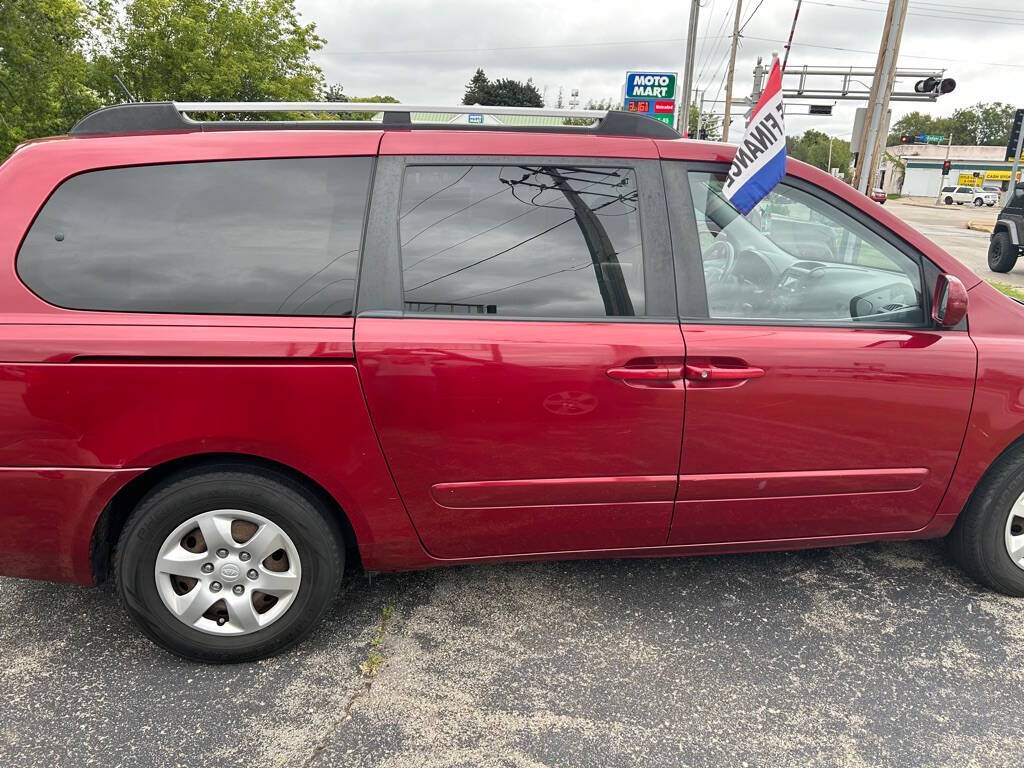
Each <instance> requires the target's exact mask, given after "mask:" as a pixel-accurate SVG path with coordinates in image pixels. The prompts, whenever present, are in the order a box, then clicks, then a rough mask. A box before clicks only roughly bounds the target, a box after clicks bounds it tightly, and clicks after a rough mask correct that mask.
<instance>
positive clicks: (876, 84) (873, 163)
mask: <svg viewBox="0 0 1024 768" xmlns="http://www.w3.org/2000/svg"><path fill="white" fill-rule="evenodd" d="M907 5H908V0H889V10H888V12H887V13H886V16H885V29H884V30H883V31H882V41H881V45H880V46H879V49H878V63H877V64H876V66H875V76H874V79H873V80H872V82H871V96H870V99H869V101H868V111H867V114H866V115H865V120H864V123H865V130H864V136H863V138H862V140H861V145H860V147H858V153H857V157H858V161H857V168H856V170H855V171H854V177H853V184H854V186H855V187H856V188H857V190H858V191H860V192H861V193H863V194H865V195H866V194H868V192H870V191H871V186H872V184H873V182H874V178H875V169H876V168H877V167H878V154H879V152H878V145H879V144H881V143H883V142H882V136H881V134H882V133H883V131H884V123H885V116H886V114H887V113H888V111H889V96H890V94H891V93H892V87H893V85H894V83H895V81H896V58H897V56H898V55H899V51H900V40H901V39H902V37H903V25H904V23H905V22H906V19H907Z"/></svg>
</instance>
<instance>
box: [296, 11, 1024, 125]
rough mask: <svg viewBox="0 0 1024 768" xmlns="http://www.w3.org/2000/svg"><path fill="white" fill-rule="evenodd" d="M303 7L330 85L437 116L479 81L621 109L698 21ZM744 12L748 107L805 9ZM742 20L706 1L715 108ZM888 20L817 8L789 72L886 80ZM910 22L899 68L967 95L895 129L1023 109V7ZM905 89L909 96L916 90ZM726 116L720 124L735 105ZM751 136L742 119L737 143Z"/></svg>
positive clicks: (922, 16)
mask: <svg viewBox="0 0 1024 768" xmlns="http://www.w3.org/2000/svg"><path fill="white" fill-rule="evenodd" d="M297 5H298V7H299V10H300V12H301V13H302V15H303V17H304V19H305V20H307V21H312V22H315V23H316V25H317V29H318V31H319V33H320V34H321V35H322V36H323V37H325V38H326V39H327V45H326V46H325V49H324V51H323V52H321V53H320V54H318V55H317V57H316V61H317V63H318V64H319V65H320V66H321V67H322V68H323V69H324V72H325V73H326V75H327V78H328V80H329V81H331V82H340V83H342V84H343V85H344V87H345V92H346V93H349V94H352V95H357V96H369V95H374V94H390V95H394V96H396V97H398V98H399V99H401V100H402V101H404V102H407V103H427V104H455V103H458V102H460V101H461V98H462V94H463V90H464V88H465V85H466V83H467V81H468V80H469V78H470V77H471V76H472V74H473V72H474V70H475V69H476V68H477V67H483V68H484V70H485V71H486V72H487V73H488V75H490V76H492V77H512V78H515V79H519V80H525V79H526V78H528V77H532V78H533V81H534V83H535V84H536V85H537V87H538V88H539V89H540V90H541V91H542V93H545V94H546V97H547V100H548V102H549V103H554V101H555V99H556V98H557V95H558V90H559V88H563V89H564V92H565V94H566V97H568V92H569V90H570V89H573V88H578V89H579V90H580V94H581V99H582V100H583V102H584V103H585V102H586V100H588V99H595V100H599V99H603V98H610V99H614V100H618V98H619V95H620V91H621V88H622V84H623V81H624V79H625V72H626V70H629V69H652V70H668V71H681V70H682V68H683V59H684V50H685V36H686V28H687V17H688V13H689V5H688V4H686V3H679V2H675V1H673V0H649V1H648V2H646V3H622V2H609V1H608V0H587V1H583V0H558V2H551V1H550V0H547V1H546V2H538V1H537V0H517V1H516V2H508V1H507V0H505V1H504V2H494V1H493V0H473V1H469V0H445V1H444V2H432V3H431V2H422V1H421V0H383V1H377V2H366V1H365V0H348V1H347V2H346V1H344V0H342V1H336V0H298V2H297ZM743 5H744V8H743V18H746V17H747V16H748V15H749V14H750V12H751V11H754V10H755V8H756V12H755V14H754V16H753V18H752V19H751V21H750V22H749V24H747V26H746V27H745V29H744V31H743V35H744V38H743V41H742V43H741V46H740V50H739V54H738V57H737V63H736V78H735V94H736V96H743V95H746V94H748V93H749V92H750V88H751V82H752V70H753V67H754V63H755V60H756V58H757V57H758V56H762V57H764V58H765V60H768V59H769V57H770V56H771V52H772V51H773V50H781V49H782V46H783V43H784V41H785V39H786V38H787V36H788V35H789V29H790V25H791V23H792V20H793V11H794V9H795V7H796V2H795V0H764V2H763V3H761V5H760V7H758V6H757V0H744V3H743ZM836 6H842V7H836ZM733 8H734V5H733V4H731V3H730V2H729V0H705V5H704V6H702V11H701V21H700V26H699V33H698V37H699V41H698V46H697V55H696V57H695V62H696V73H697V74H698V75H700V77H699V78H698V84H697V85H698V87H699V88H701V89H704V90H706V92H707V94H708V95H707V97H706V98H707V99H708V101H710V100H711V99H712V98H714V95H715V94H720V95H718V98H719V99H722V98H724V92H725V89H724V87H722V85H721V83H722V80H723V77H724V74H725V56H726V53H727V50H728V35H729V34H730V33H731V29H732V9H733ZM992 9H1001V10H992ZM884 11H885V5H884V4H883V3H881V2H879V0H813V2H812V0H805V2H804V4H803V6H802V8H801V11H800V17H799V20H798V22H797V27H796V33H795V36H794V46H793V52H792V54H791V56H790V67H791V68H792V67H795V66H800V65H809V66H823V65H829V66H855V67H874V65H875V60H876V54H875V53H871V51H872V50H873V49H877V46H878V43H879V40H880V38H881V33H882V25H883V22H884V19H885V14H884ZM910 14H911V15H909V16H908V18H907V24H906V27H905V30H904V35H903V43H902V47H901V56H900V62H899V64H900V67H902V68H937V69H943V68H945V69H946V70H947V76H950V77H953V78H955V79H956V80H957V83H958V85H957V90H956V91H954V93H952V94H949V95H947V96H944V97H942V98H941V99H940V100H939V102H938V103H936V104H908V103H894V104H893V105H892V108H893V120H896V119H898V117H899V116H900V115H901V114H903V113H905V112H908V111H911V110H914V109H918V110H920V111H923V112H928V113H931V114H948V113H949V112H951V111H952V110H953V109H955V108H957V107H961V106H965V105H969V104H973V103H975V102H977V101H1013V99H1014V98H1017V99H1019V100H1021V101H1022V103H1021V104H1020V106H1024V94H1022V93H1021V89H1020V86H1019V83H1020V82H1021V75H1022V74H1024V63H1022V62H1021V60H1020V58H1019V55H1018V53H1017V47H1018V46H1016V45H1015V44H1017V43H1019V41H1020V39H1021V38H1022V37H1024V10H1022V8H1021V6H1020V4H1019V0H984V5H983V6H982V7H981V8H973V7H972V8H968V7H966V6H956V5H955V4H954V3H953V0H935V2H930V3H928V4H926V5H918V4H914V5H911V7H910ZM938 17H941V18H938ZM988 17H992V20H991V21H989V20H987V19H988ZM837 49H849V50H837ZM858 51H863V52H858ZM997 65H1009V66H997ZM901 85H902V86H905V89H906V90H910V89H911V87H912V81H911V82H904V83H901ZM856 106H859V104H857V103H855V102H839V103H838V104H837V106H836V108H835V109H834V114H833V116H832V117H831V118H821V117H809V116H807V115H798V114H791V115H790V116H789V118H788V125H787V128H788V132H789V133H799V132H802V131H803V130H806V129H807V128H816V129H819V130H823V131H826V132H828V133H834V134H835V135H838V136H849V134H850V131H851V128H852V123H853V110H854V109H855V107H856ZM716 108H717V110H718V111H719V112H720V111H721V110H722V104H721V103H719V104H718V105H717V107H716ZM796 109H797V108H796V107H794V110H796ZM740 112H742V109H740ZM741 125H742V120H741V118H738V119H736V121H735V122H734V123H733V130H734V131H738V130H740V128H741Z"/></svg>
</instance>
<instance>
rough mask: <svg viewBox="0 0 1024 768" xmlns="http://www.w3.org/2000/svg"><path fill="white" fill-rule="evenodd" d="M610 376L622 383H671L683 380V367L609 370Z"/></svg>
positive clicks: (660, 366) (663, 366) (664, 366)
mask: <svg viewBox="0 0 1024 768" xmlns="http://www.w3.org/2000/svg"><path fill="white" fill-rule="evenodd" d="M608 375H609V376H610V377H612V378H613V379H621V380H622V381H651V380H660V381H671V380H673V379H681V378H683V366H681V365H659V366H657V367H655V368H609V369H608Z"/></svg>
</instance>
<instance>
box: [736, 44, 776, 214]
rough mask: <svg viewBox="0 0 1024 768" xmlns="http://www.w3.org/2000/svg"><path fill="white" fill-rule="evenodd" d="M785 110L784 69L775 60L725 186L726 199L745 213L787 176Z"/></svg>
mask: <svg viewBox="0 0 1024 768" xmlns="http://www.w3.org/2000/svg"><path fill="white" fill-rule="evenodd" d="M782 112H783V109H782V69H781V67H779V60H778V59H775V63H774V64H773V65H772V72H771V74H770V75H769V76H768V84H767V85H766V86H765V89H764V92H763V93H762V94H761V98H760V99H759V100H758V102H757V106H756V107H754V114H753V115H751V117H750V123H749V124H748V125H747V130H746V133H744V134H743V141H742V142H740V145H739V147H738V148H737V149H736V157H735V158H734V159H733V161H732V168H730V169H729V176H728V178H727V179H726V180H725V188H724V189H723V193H724V194H725V197H726V199H728V200H729V202H731V203H732V204H733V205H734V206H736V208H738V209H739V211H740V212H741V213H743V214H747V213H750V211H751V210H752V209H753V208H754V206H755V205H757V204H758V202H759V201H760V200H761V199H762V198H764V196H765V195H767V194H768V193H769V192H771V191H772V188H773V187H774V186H775V185H776V184H778V183H779V182H780V181H782V177H783V176H785V175H786V129H785V127H784V126H783V121H782Z"/></svg>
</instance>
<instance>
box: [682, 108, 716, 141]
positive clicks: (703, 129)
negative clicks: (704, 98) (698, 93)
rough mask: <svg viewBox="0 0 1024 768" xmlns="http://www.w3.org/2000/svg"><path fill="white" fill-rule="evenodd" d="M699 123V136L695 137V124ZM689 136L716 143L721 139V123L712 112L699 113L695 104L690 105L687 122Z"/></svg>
mask: <svg viewBox="0 0 1024 768" xmlns="http://www.w3.org/2000/svg"><path fill="white" fill-rule="evenodd" d="M698 120H699V121H700V135H699V136H698V135H697V122H698ZM688 126H689V127H688V128H687V130H688V132H689V136H690V137H691V138H694V139H706V140H708V141H718V140H719V139H720V138H722V121H721V120H720V119H719V118H718V117H716V116H715V114H714V113H713V112H704V113H701V112H700V111H699V110H698V109H697V105H696V104H691V105H690V119H689V121H688Z"/></svg>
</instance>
